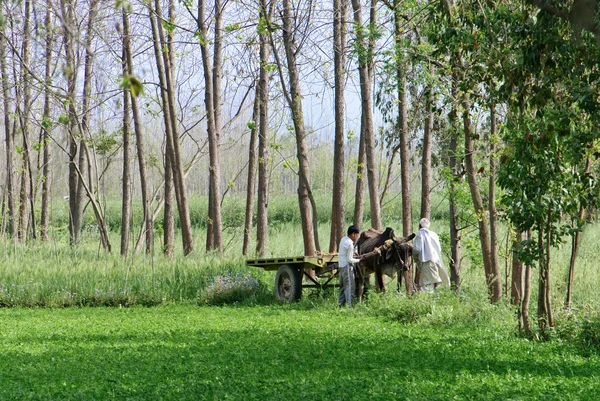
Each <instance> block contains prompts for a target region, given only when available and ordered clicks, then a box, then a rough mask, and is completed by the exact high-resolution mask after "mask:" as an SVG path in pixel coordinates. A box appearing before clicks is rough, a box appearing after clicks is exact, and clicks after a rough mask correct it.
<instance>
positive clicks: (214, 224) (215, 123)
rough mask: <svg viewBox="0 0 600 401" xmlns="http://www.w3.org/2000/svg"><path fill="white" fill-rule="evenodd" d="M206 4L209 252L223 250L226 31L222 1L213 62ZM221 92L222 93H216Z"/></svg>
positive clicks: (202, 20)
mask: <svg viewBox="0 0 600 401" xmlns="http://www.w3.org/2000/svg"><path fill="white" fill-rule="evenodd" d="M205 8H206V5H205V2H204V0H200V1H198V20H197V25H198V31H199V32H200V34H201V36H202V38H203V39H202V40H201V41H200V50H201V52H202V65H203V67H204V82H205V89H204V104H205V107H206V120H207V123H206V124H207V131H208V149H209V159H210V167H209V190H208V221H207V234H206V250H207V251H210V250H215V249H216V250H218V251H219V252H222V251H223V244H222V240H221V235H222V234H221V230H222V222H221V202H220V180H221V166H220V142H219V141H220V129H221V127H220V123H221V119H220V99H221V93H220V90H221V87H220V79H221V78H220V74H221V70H220V67H221V35H222V31H223V16H222V8H223V7H222V5H221V1H220V0H216V1H215V3H214V10H215V14H214V18H213V19H214V21H215V36H214V42H213V43H214V47H213V51H214V54H213V61H212V62H211V59H210V51H209V48H208V28H207V26H206V9H205ZM216 91H219V93H215V92H216ZM215 102H216V104H215Z"/></svg>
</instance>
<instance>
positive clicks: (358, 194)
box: [352, 117, 367, 228]
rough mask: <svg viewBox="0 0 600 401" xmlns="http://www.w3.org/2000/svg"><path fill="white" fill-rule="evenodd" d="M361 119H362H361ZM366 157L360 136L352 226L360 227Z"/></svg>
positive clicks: (362, 138)
mask: <svg viewBox="0 0 600 401" xmlns="http://www.w3.org/2000/svg"><path fill="white" fill-rule="evenodd" d="M361 119H362V117H361ZM366 163H367V155H366V153H365V137H364V136H363V135H361V136H360V140H359V144H358V164H357V166H356V190H355V193H354V218H353V219H352V222H353V223H352V224H354V225H355V226H356V227H359V228H360V227H362V223H363V215H364V210H365V165H366Z"/></svg>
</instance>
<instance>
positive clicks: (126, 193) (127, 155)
mask: <svg viewBox="0 0 600 401" xmlns="http://www.w3.org/2000/svg"><path fill="white" fill-rule="evenodd" d="M121 64H122V69H123V75H127V57H126V53H125V48H123V53H122V56H121ZM130 115H131V106H130V104H129V93H128V91H127V89H123V185H122V192H121V196H122V202H121V255H123V256H127V254H128V253H129V236H130V234H131V143H130V142H131V118H130Z"/></svg>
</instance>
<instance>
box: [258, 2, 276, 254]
mask: <svg viewBox="0 0 600 401" xmlns="http://www.w3.org/2000/svg"><path fill="white" fill-rule="evenodd" d="M260 4H261V9H260V13H261V16H262V19H263V21H265V24H267V25H270V24H271V15H272V14H273V8H274V6H275V2H274V1H268V2H267V0H261V3H260ZM264 28H265V27H263V29H261V30H260V31H259V38H260V39H259V40H260V50H259V56H260V76H259V82H258V88H257V92H258V95H257V96H258V102H259V109H258V110H259V112H258V188H257V199H256V253H257V254H258V255H260V256H262V257H264V256H265V255H266V251H267V241H268V213H267V212H268V201H269V164H268V161H269V153H268V146H269V107H268V106H269V72H268V71H267V69H266V67H267V65H268V64H269V53H270V40H269V33H268V31H269V30H268V29H264Z"/></svg>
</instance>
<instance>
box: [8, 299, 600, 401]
mask: <svg viewBox="0 0 600 401" xmlns="http://www.w3.org/2000/svg"><path fill="white" fill-rule="evenodd" d="M442 297H443V296H442ZM431 302H432V304H433V306H434V309H435V308H437V307H438V306H437V301H435V299H432V301H431ZM495 309H496V310H497V311H498V310H500V309H501V308H498V307H496V308H495ZM486 312H488V311H486ZM434 313H435V312H434ZM493 315H494V313H491V312H490V313H486V314H483V316H484V317H485V316H489V317H490V318H491V317H492V316H493ZM0 319H1V320H2V322H3V324H4V329H3V330H2V332H1V333H0V338H2V341H0V352H1V353H2V355H3V361H2V364H0V376H1V377H2V386H0V398H1V399H29V400H47V399H78V400H97V399H103V400H123V399H128V400H148V399H172V400H182V399H195V400H196V399H197V400H212V399H231V400H273V401H278V400H307V399H314V400H317V399H319V400H320V399H326V400H434V401H435V400H439V401H441V400H449V399H457V400H483V401H487V400H489V401H491V400H545V401H552V400H563V401H564V400H573V401H574V400H579V401H586V400H590V401H591V400H595V399H596V398H597V394H598V391H600V384H599V383H600V382H599V381H598V372H599V371H600V358H599V357H598V356H597V355H592V356H590V357H589V358H585V357H583V356H581V355H579V354H578V353H577V352H576V351H577V350H576V349H575V348H573V347H565V346H564V344H555V343H552V342H549V343H534V342H531V341H528V340H525V339H522V338H519V337H517V336H514V335H513V334H512V333H511V332H510V331H507V330H505V329H504V328H503V327H498V326H495V325H491V324H490V325H488V326H486V324H485V323H486V322H485V321H483V320H485V319H483V320H482V321H481V324H475V325H472V326H468V325H464V326H459V325H455V324H451V325H447V324H444V322H443V321H439V322H438V323H433V322H432V323H431V324H426V325H422V324H419V323H402V324H400V323H395V322H390V321H387V320H384V319H380V318H377V317H374V316H370V315H369V314H368V313H364V312H363V311H362V310H361V309H359V308H357V309H355V310H346V309H338V308H337V307H333V306H331V305H329V306H327V305H324V304H321V303H319V302H313V303H312V304H311V303H309V302H303V303H300V304H292V305H287V304H286V305H277V304H275V305H266V306H254V307H243V306H242V307H240V306H236V307H226V306H225V307H198V306H195V305H193V304H187V305H168V306H161V307H155V308H139V307H136V308H110V309H109V308H94V309H90V308H73V309H62V310H46V309H38V308H36V309H4V310H0ZM487 323H493V320H491V321H490V320H487ZM48 372H52V374H51V375H49V374H48Z"/></svg>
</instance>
